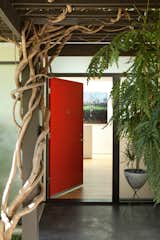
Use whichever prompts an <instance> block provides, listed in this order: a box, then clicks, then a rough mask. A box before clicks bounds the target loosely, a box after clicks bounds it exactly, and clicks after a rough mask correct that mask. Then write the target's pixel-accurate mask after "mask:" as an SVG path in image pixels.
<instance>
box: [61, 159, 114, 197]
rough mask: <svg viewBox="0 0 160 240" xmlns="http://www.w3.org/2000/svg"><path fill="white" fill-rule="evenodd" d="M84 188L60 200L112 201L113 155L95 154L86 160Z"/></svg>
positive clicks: (65, 195)
mask: <svg viewBox="0 0 160 240" xmlns="http://www.w3.org/2000/svg"><path fill="white" fill-rule="evenodd" d="M83 174H84V177H83V186H82V187H80V188H79V189H77V190H74V191H72V192H70V193H67V194H64V195H62V196H61V197H59V199H81V200H111V199H112V155H111V154H106V155H101V154H95V155H93V158H92V159H85V160H84V170H83Z"/></svg>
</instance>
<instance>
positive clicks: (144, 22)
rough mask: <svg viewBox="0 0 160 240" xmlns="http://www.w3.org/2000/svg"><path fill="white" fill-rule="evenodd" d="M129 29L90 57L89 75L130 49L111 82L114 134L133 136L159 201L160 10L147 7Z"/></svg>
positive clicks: (116, 59)
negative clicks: (120, 72) (121, 70)
mask: <svg viewBox="0 0 160 240" xmlns="http://www.w3.org/2000/svg"><path fill="white" fill-rule="evenodd" d="M137 11H138V10H137ZM138 13H139V15H138V17H137V20H136V21H134V22H131V21H130V22H129V26H128V30H127V31H123V32H121V33H119V34H118V35H117V36H116V37H115V38H114V39H113V40H112V42H111V43H110V44H108V45H106V46H105V47H103V48H101V49H100V50H99V51H98V52H97V53H96V55H95V56H94V57H93V58H92V60H91V63H90V65H89V67H88V71H87V72H88V77H89V78H91V77H101V76H102V74H103V72H104V71H105V69H106V68H108V67H109V65H112V64H113V63H117V61H118V57H119V55H120V54H121V52H123V53H128V52H132V54H134V57H133V58H132V59H131V66H130V67H129V69H128V70H127V71H126V72H125V73H124V74H123V76H124V77H125V78H124V80H123V81H122V80H121V79H119V80H118V81H117V82H116V84H115V85H114V86H113V90H112V92H111V97H112V99H113V117H112V120H115V119H116V120H118V129H117V136H118V137H119V138H121V137H125V138H128V139H132V140H133V142H134V148H135V156H136V158H137V159H142V161H143V162H144V165H145V166H146V168H147V179H148V182H149V184H150V186H151V189H152V191H153V193H154V196H155V201H156V202H157V203H160V10H159V9H158V10H155V9H149V7H147V9H146V10H145V11H144V13H143V14H142V13H140V12H139V11H138Z"/></svg>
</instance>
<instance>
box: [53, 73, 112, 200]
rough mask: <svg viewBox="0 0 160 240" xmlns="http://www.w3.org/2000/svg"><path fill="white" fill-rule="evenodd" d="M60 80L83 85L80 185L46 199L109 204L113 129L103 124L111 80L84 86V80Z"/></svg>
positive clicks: (109, 107) (108, 113) (108, 114)
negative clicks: (81, 180)
mask: <svg viewBox="0 0 160 240" xmlns="http://www.w3.org/2000/svg"><path fill="white" fill-rule="evenodd" d="M60 78H61V79H64V80H68V81H73V82H79V83H83V183H82V184H80V185H78V186H75V187H73V188H71V189H65V191H61V192H59V193H58V194H55V195H50V198H51V199H61V200H80V201H96V202H97V201H99V202H112V192H113V190H112V189H113V183H112V179H113V176H112V172H113V170H112V168H113V167H112V163H113V125H112V122H111V123H110V124H109V125H107V123H108V122H109V119H110V117H111V116H112V102H111V99H110V98H109V96H110V92H111V89H112V86H113V79H112V77H103V78H102V79H101V80H90V82H89V84H87V79H86V77H84V76H82V77H69V76H67V77H64V76H63V75H61V77H60ZM75 101H76V100H75ZM96 110H97V111H96ZM51 114H52V113H51Z"/></svg>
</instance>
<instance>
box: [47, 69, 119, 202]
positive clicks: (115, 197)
mask: <svg viewBox="0 0 160 240" xmlns="http://www.w3.org/2000/svg"><path fill="white" fill-rule="evenodd" d="M121 76H122V74H120V73H105V74H103V77H112V79H113V85H114V84H115V82H116V81H117V80H118V79H119V78H120V77H121ZM50 77H51V78H52V77H58V78H61V77H68V78H69V77H87V74H86V73H54V74H53V73H50ZM46 105H47V106H48V107H49V80H48V82H47V84H46ZM116 127H117V121H114V122H113V164H112V202H110V201H109V202H106V201H103V200H102V201H98V203H101V204H106V203H108V204H115V205H117V204H119V141H118V139H117V137H116ZM46 143H47V144H46V145H47V147H46V178H47V179H46V200H47V201H54V202H55V201H58V202H61V203H62V204H63V203H65V202H70V203H71V202H74V203H86V202H88V200H87V201H85V200H68V199H59V200H53V199H50V198H49V181H50V179H49V138H47V139H46ZM89 203H91V204H94V203H95V204H97V201H95V200H93V201H92V200H90V201H89Z"/></svg>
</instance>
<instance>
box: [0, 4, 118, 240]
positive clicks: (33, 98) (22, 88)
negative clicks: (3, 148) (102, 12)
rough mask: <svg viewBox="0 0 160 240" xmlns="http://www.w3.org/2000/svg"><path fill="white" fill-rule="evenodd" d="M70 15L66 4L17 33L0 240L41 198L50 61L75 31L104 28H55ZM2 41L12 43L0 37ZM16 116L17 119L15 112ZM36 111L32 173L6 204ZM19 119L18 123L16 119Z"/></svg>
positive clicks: (4, 239)
mask: <svg viewBox="0 0 160 240" xmlns="http://www.w3.org/2000/svg"><path fill="white" fill-rule="evenodd" d="M71 12H72V7H71V6H70V5H67V6H66V8H65V9H64V11H63V12H62V13H61V14H60V15H58V16H57V17H56V18H49V19H48V21H47V22H46V23H45V24H44V25H42V26H35V25H34V23H33V22H32V21H30V22H26V23H25V25H24V27H23V29H22V31H21V41H20V42H15V44H16V46H17V47H18V48H19V52H20V62H19V64H18V66H17V69H16V73H15V84H16V89H15V90H13V91H12V93H11V96H12V98H13V99H14V105H13V119H14V122H15V124H16V126H17V127H18V129H19V132H18V138H17V142H16V144H15V150H14V154H13V159H12V166H11V171H10V174H9V178H8V181H7V183H6V186H5V190H4V193H3V197H2V205H1V220H0V240H10V239H11V236H12V234H13V231H14V229H15V227H16V225H17V223H18V222H19V220H20V219H21V217H23V216H24V215H26V214H28V213H30V212H32V211H33V210H34V209H35V208H36V207H37V206H38V205H39V204H40V203H41V202H42V201H43V200H44V198H45V190H44V185H43V182H42V177H43V175H44V165H43V160H42V153H43V151H44V148H45V144H46V136H47V134H48V133H49V116H50V113H49V110H48V109H47V108H46V106H45V104H44V97H43V95H44V94H43V88H44V84H45V82H46V79H48V78H49V77H48V69H49V68H50V66H51V63H52V61H53V60H54V59H55V57H56V56H58V55H59V54H60V52H61V50H62V49H63V47H64V45H65V43H66V42H67V41H68V40H69V39H71V37H72V34H73V33H74V32H75V31H79V32H81V33H83V34H94V33H97V32H98V31H100V30H102V29H103V28H104V25H101V26H99V27H95V26H89V27H88V26H87V27H86V26H80V25H74V26H68V27H66V26H61V25H57V23H60V22H61V21H62V20H64V19H65V18H66V16H67V14H69V13H71ZM120 15H121V10H118V14H117V18H116V19H112V22H116V21H119V19H120ZM0 40H2V41H12V42H13V41H14V40H12V39H6V38H5V37H3V36H0ZM50 49H52V55H51V57H50V58H48V52H49V50H50ZM26 68H27V69H28V72H29V77H28V79H27V80H26V81H25V83H23V81H22V73H23V71H24V70H25V69H26ZM26 91H30V93H31V94H30V99H29V101H28V110H27V112H26V113H24V110H23V104H22V102H23V99H24V93H25V92H26ZM17 108H19V111H18V113H19V115H20V117H19V116H18V120H17V111H16V109H17ZM37 108H38V109H39V110H40V112H41V115H42V119H43V120H42V127H41V132H40V133H39V135H38V136H37V141H36V144H35V148H34V154H33V160H32V165H33V166H32V170H31V173H30V176H29V177H28V179H27V180H26V181H25V182H24V183H23V184H22V187H21V188H20V189H19V192H18V194H17V196H16V197H15V198H14V200H13V201H12V202H11V203H9V201H8V199H9V195H10V192H11V187H12V183H13V181H14V178H15V175H16V173H17V171H18V174H19V175H20V177H21V178H22V166H23V159H22V144H23V139H24V136H25V133H26V131H27V129H28V126H29V124H30V122H31V119H32V116H33V114H34V111H35V110H36V109H37ZM19 119H20V120H19ZM36 188H38V189H39V191H38V193H37V194H36V196H34V197H33V198H31V199H30V201H29V203H28V204H27V205H24V202H25V200H26V199H27V198H28V197H30V194H31V192H32V191H33V190H34V189H36Z"/></svg>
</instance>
